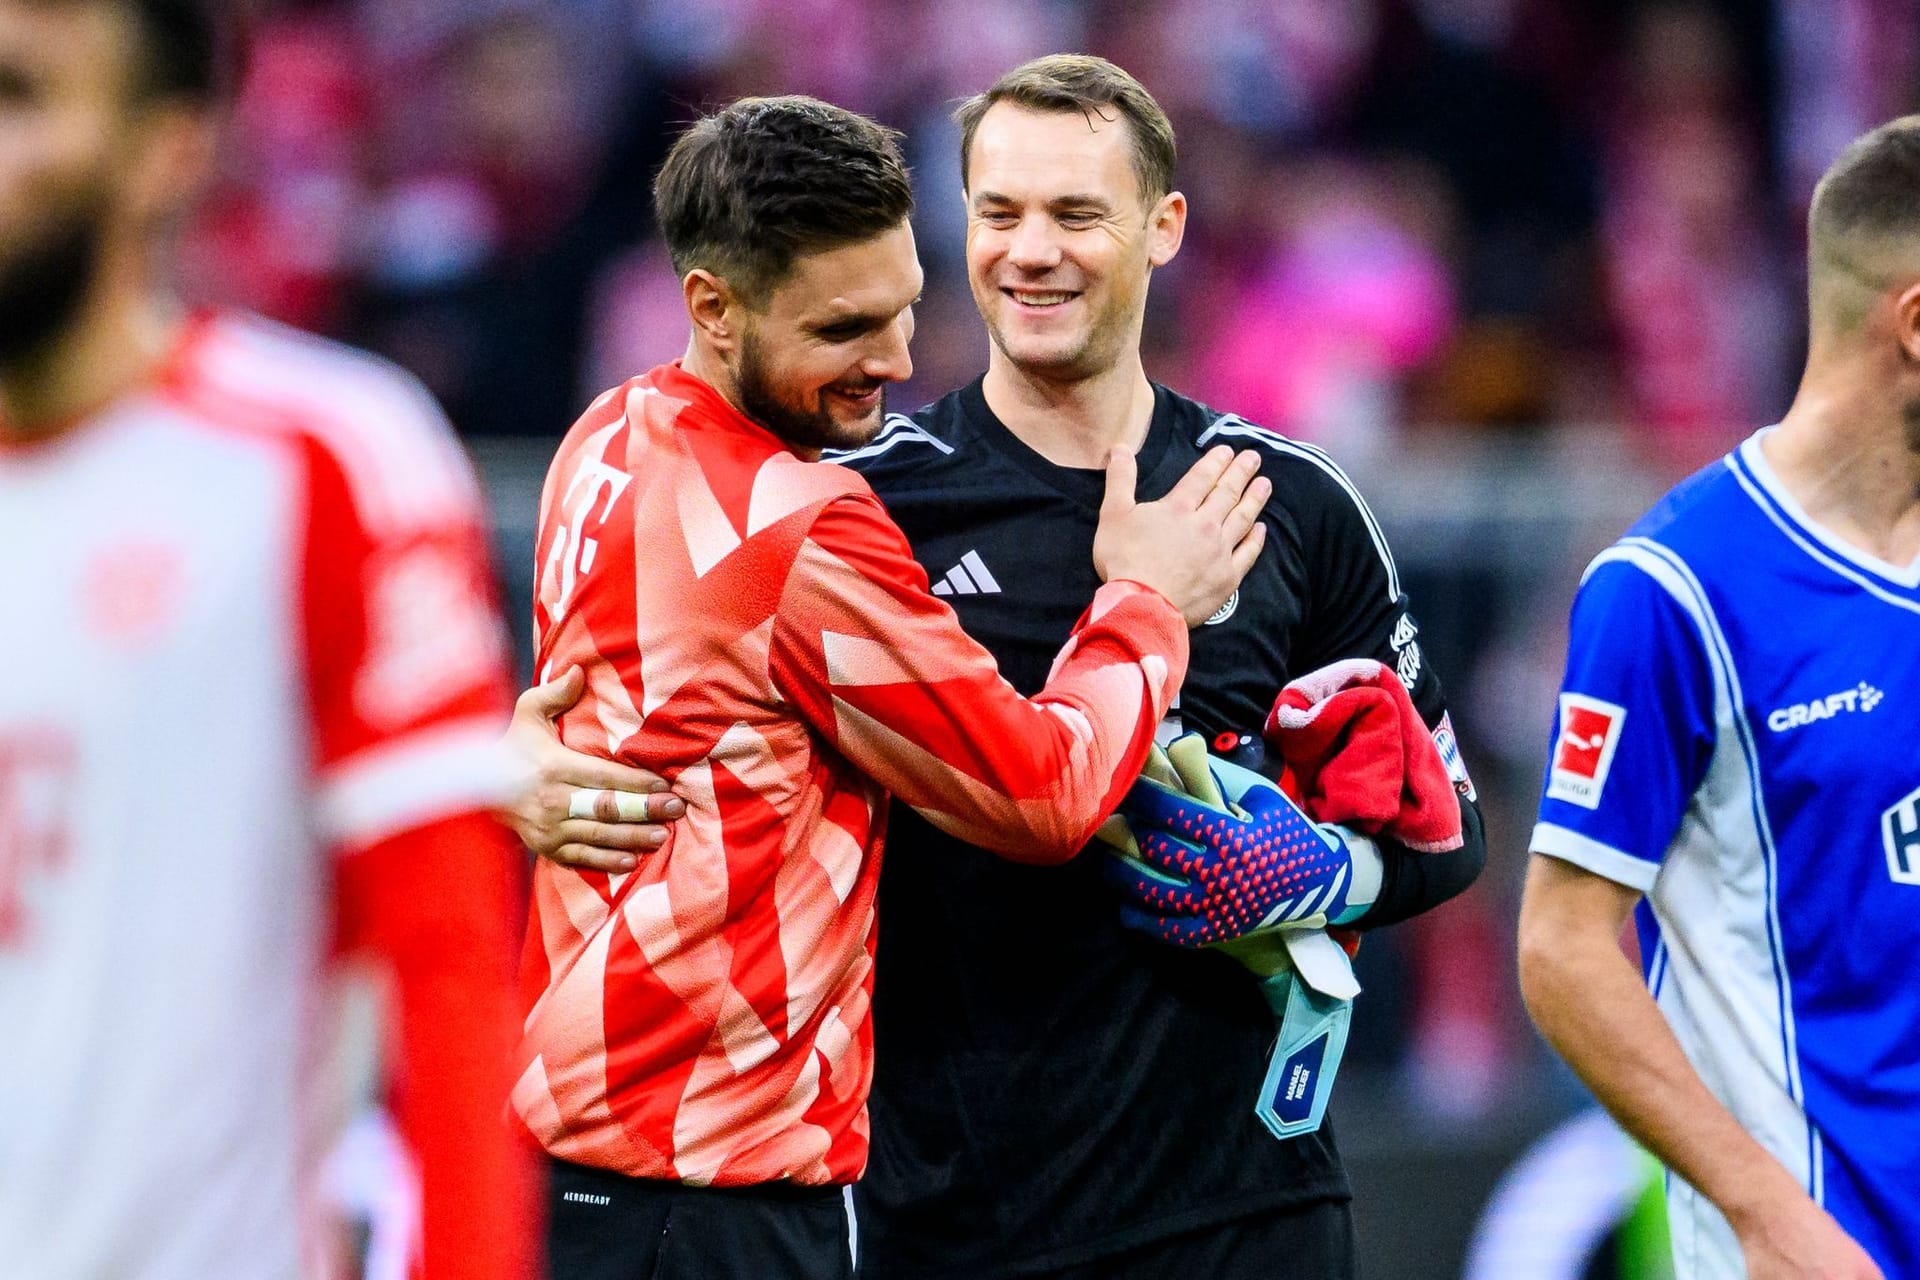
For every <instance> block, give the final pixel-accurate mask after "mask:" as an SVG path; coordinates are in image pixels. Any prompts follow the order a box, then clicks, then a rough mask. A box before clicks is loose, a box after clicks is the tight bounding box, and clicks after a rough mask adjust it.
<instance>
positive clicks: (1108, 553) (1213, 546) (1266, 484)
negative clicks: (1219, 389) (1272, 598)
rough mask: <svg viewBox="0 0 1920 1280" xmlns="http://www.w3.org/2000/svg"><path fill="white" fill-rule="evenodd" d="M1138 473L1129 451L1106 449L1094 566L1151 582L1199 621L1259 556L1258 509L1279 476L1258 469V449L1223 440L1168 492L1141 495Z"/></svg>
mask: <svg viewBox="0 0 1920 1280" xmlns="http://www.w3.org/2000/svg"><path fill="white" fill-rule="evenodd" d="M1138 478H1139V473H1138V469H1137V466H1136V463H1135V460H1134V456H1133V452H1132V451H1131V450H1128V449H1119V448H1117V449H1115V450H1114V451H1113V452H1112V453H1111V454H1110V455H1109V456H1108V460H1107V493H1106V497H1105V499H1104V500H1102V502H1101V504H1100V527H1099V529H1097V530H1096V531H1095V532H1094V535H1093V567H1094V568H1095V569H1096V570H1098V571H1099V573H1100V577H1101V578H1102V579H1103V580H1104V581H1107V582H1112V581H1113V580H1114V579H1116V578H1126V579H1128V580H1129V581H1133V582H1138V583H1142V584H1144V585H1146V586H1149V587H1152V588H1153V589H1154V590H1156V591H1158V592H1159V593H1160V594H1161V595H1163V596H1165V597H1166V598H1167V599H1168V600H1171V601H1172V602H1173V605H1174V607H1175V608H1177V609H1179V610H1180V614H1181V616H1182V617H1184V618H1185V619H1186V620H1187V625H1188V626H1190V627H1197V626H1199V625H1200V624H1201V623H1203V622H1205V621H1206V620H1207V619H1208V618H1210V617H1212V616H1213V614H1214V611H1215V610H1217V609H1218V608H1219V607H1220V606H1221V605H1223V604H1225V603H1226V602H1227V597H1228V596H1230V595H1232V594H1233V592H1234V590H1235V588H1237V587H1238V586H1239V585H1240V580H1241V579H1242V578H1244V577H1246V576H1247V570H1248V569H1251V568H1252V567H1253V562H1254V561H1255V560H1257V559H1258V558H1259V556H1260V548H1261V546H1262V545H1263V544H1264V543H1265V541H1266V532H1267V530H1266V526H1265V525H1264V524H1262V523H1261V522H1260V512H1261V510H1262V508H1264V507H1265V506H1266V503H1267V498H1268V497H1269V496H1271V495H1272V493H1273V482H1272V481H1270V480H1268V479H1267V478H1266V477H1265V476H1263V475H1261V474H1260V455H1259V454H1258V453H1255V452H1254V451H1253V450H1251V449H1249V450H1246V451H1244V452H1242V453H1240V454H1239V455H1238V456H1237V457H1236V456H1235V455H1234V452H1233V450H1231V449H1229V448H1227V446H1225V445H1220V446H1217V447H1216V448H1213V449H1210V450H1208V452H1207V454H1206V456H1204V457H1202V458H1201V459H1200V461H1198V462H1196V463H1194V464H1193V466H1192V468H1191V469H1189V470H1188V472H1187V474H1186V475H1184V476H1182V477H1180V481H1179V483H1178V484H1176V485H1174V486H1173V488H1172V489H1171V490H1169V491H1168V492H1167V496H1166V497H1164V498H1159V499H1156V500H1155V501H1153V502H1135V501H1134V485H1135V482H1136V481H1137V480H1138Z"/></svg>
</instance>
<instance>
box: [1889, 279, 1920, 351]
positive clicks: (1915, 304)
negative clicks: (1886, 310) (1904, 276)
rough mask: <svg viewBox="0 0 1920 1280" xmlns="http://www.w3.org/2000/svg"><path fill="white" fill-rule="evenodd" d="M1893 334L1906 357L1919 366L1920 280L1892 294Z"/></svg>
mask: <svg viewBox="0 0 1920 1280" xmlns="http://www.w3.org/2000/svg"><path fill="white" fill-rule="evenodd" d="M1893 336H1894V340H1895V341H1897V342H1898V343H1899V344H1900V349H1901V351H1903V352H1905V353H1906V357H1907V359H1908V360H1909V361H1910V362H1912V363H1913V364H1915V365H1917V366H1920V280H1914V281H1911V282H1909V283H1908V285H1907V286H1906V288H1904V289H1902V290H1901V291H1900V292H1899V293H1897V294H1895V295H1894V299H1893Z"/></svg>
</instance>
